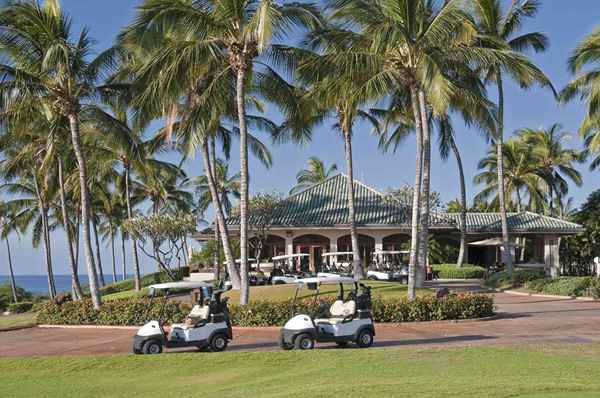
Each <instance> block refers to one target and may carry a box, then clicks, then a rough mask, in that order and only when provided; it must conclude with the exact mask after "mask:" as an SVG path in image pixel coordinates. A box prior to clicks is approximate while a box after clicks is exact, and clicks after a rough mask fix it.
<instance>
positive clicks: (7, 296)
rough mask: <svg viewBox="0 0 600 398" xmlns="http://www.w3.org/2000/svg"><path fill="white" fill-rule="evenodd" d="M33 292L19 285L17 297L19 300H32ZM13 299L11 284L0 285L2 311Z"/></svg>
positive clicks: (0, 307)
mask: <svg viewBox="0 0 600 398" xmlns="http://www.w3.org/2000/svg"><path fill="white" fill-rule="evenodd" d="M32 297H33V294H32V293H31V292H28V291H27V290H25V289H23V288H21V287H19V286H17V299H18V300H19V301H31V299H32ZM12 301H13V294H12V289H11V287H10V285H9V284H2V285H0V311H4V310H6V309H7V308H8V305H9V304H10V303H12Z"/></svg>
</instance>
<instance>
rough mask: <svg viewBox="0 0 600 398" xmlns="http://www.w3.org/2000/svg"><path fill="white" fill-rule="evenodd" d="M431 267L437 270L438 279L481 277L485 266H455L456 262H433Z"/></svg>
mask: <svg viewBox="0 0 600 398" xmlns="http://www.w3.org/2000/svg"><path fill="white" fill-rule="evenodd" d="M432 268H433V270H434V271H438V272H439V278H440V279H482V278H483V276H484V275H485V268H483V267H479V266H476V265H470V264H464V265H463V266H462V267H457V266H456V264H435V265H432Z"/></svg>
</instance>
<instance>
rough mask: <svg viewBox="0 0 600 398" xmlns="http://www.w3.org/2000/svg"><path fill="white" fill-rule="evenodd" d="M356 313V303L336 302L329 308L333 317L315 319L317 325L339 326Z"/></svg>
mask: <svg viewBox="0 0 600 398" xmlns="http://www.w3.org/2000/svg"><path fill="white" fill-rule="evenodd" d="M355 313H356V301H354V300H349V301H346V302H343V301H342V300H336V301H334V303H333V304H332V305H331V307H329V314H330V315H331V317H329V318H322V319H315V323H326V324H329V325H337V324H338V323H342V322H343V321H344V320H345V319H348V318H349V317H350V318H351V317H352V316H354V314H355Z"/></svg>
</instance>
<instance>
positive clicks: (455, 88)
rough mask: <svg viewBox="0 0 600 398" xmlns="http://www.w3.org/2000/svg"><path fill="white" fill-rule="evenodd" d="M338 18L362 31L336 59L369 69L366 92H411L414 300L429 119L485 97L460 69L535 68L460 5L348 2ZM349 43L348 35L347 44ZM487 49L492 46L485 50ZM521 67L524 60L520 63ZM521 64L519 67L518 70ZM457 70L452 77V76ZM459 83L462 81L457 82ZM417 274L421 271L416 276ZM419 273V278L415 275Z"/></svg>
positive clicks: (423, 238)
mask: <svg viewBox="0 0 600 398" xmlns="http://www.w3.org/2000/svg"><path fill="white" fill-rule="evenodd" d="M334 6H335V11H334V13H333V17H334V18H335V19H336V20H340V21H342V22H345V23H347V24H350V25H351V26H353V27H354V28H356V29H354V30H353V33H354V32H355V31H356V30H359V29H360V30H361V32H362V34H361V35H360V37H358V39H356V36H357V35H356V34H353V35H351V36H354V38H352V37H350V39H352V40H355V41H358V43H357V44H356V45H353V46H351V51H349V52H348V53H347V54H338V55H337V58H338V59H339V60H340V61H339V63H340V64H344V67H345V68H352V66H353V64H356V63H359V64H362V65H366V66H368V67H369V68H370V69H371V71H370V72H369V73H368V75H370V76H371V78H370V79H369V80H368V81H367V84H366V89H367V90H369V91H373V92H375V93H376V94H377V95H378V96H380V97H381V96H385V95H388V94H389V93H393V92H395V91H397V90H398V89H399V88H402V87H405V88H406V90H407V95H408V98H409V99H410V100H409V101H410V102H409V103H410V104H411V105H410V108H409V109H411V110H412V113H413V123H414V126H415V131H416V142H417V150H416V157H415V189H414V198H413V204H412V206H413V208H412V220H411V224H412V230H411V255H410V266H409V298H414V297H415V287H416V286H418V285H421V284H422V282H423V279H424V266H425V261H426V258H427V242H428V238H427V237H428V229H429V190H430V188H429V185H430V171H429V169H430V147H431V144H430V135H431V134H430V128H429V123H428V119H429V118H430V116H431V115H434V116H436V115H443V114H445V113H446V111H447V109H448V107H449V105H450V104H451V102H452V100H453V99H455V98H462V102H463V103H465V104H466V103H469V102H471V103H473V104H476V103H479V102H481V101H482V98H481V96H480V95H478V93H473V92H472V91H471V90H470V89H469V88H468V87H467V88H465V87H462V85H461V84H460V83H459V82H460V79H457V76H456V75H457V73H456V71H460V70H461V69H464V67H465V65H469V66H472V67H475V68H481V67H484V66H490V65H492V64H494V63H502V65H507V67H509V68H512V67H515V68H517V70H519V71H520V72H521V73H522V74H535V73H537V70H536V69H535V68H534V67H533V66H532V65H531V64H530V63H528V62H526V60H523V59H522V57H519V56H518V54H515V53H514V52H512V51H510V49H509V48H507V47H505V46H497V47H496V48H490V46H489V45H488V44H489V43H483V42H482V41H481V40H480V36H479V34H478V33H477V29H476V27H475V24H474V22H473V21H472V18H471V17H470V15H468V13H467V9H466V8H465V7H464V2H463V1H461V0H449V1H447V2H444V3H443V4H439V3H437V2H434V1H429V0H418V1H413V0H380V1H374V2H365V1H361V0H349V1H343V2H334ZM343 39H344V40H348V37H345V38H343ZM483 44H486V45H485V46H484V45H483ZM517 61H523V62H517ZM517 64H518V65H517ZM453 71H454V73H453ZM457 80H458V82H457ZM417 268H418V270H417ZM417 271H418V272H417Z"/></svg>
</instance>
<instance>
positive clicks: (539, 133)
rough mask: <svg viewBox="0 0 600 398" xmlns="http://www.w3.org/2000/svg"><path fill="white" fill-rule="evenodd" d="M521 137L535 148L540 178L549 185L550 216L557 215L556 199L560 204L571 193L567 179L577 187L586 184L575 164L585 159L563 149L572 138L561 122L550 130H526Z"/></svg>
mask: <svg viewBox="0 0 600 398" xmlns="http://www.w3.org/2000/svg"><path fill="white" fill-rule="evenodd" d="M518 135H519V137H520V138H521V140H523V142H525V143H527V144H529V145H531V146H532V147H533V148H534V155H535V157H536V158H538V159H539V162H540V163H541V165H540V166H541V168H540V177H542V178H543V179H544V180H545V181H546V185H547V186H548V207H549V210H550V215H551V216H554V215H555V212H554V200H555V197H556V199H558V201H559V203H560V202H561V199H562V198H563V197H564V196H566V195H567V194H568V192H569V183H568V181H567V179H568V180H570V181H572V182H573V183H574V184H575V185H577V186H581V184H582V183H583V180H582V178H581V173H580V172H579V171H578V170H577V169H576V167H575V165H574V163H578V162H580V161H581V160H582V155H581V153H580V152H579V151H576V150H574V149H570V148H565V147H564V144H565V143H566V142H567V141H568V140H570V139H571V138H572V136H571V134H569V133H567V132H565V131H562V126H561V125H560V124H558V123H555V124H553V125H552V126H550V128H548V129H529V128H523V129H521V130H519V132H518Z"/></svg>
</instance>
